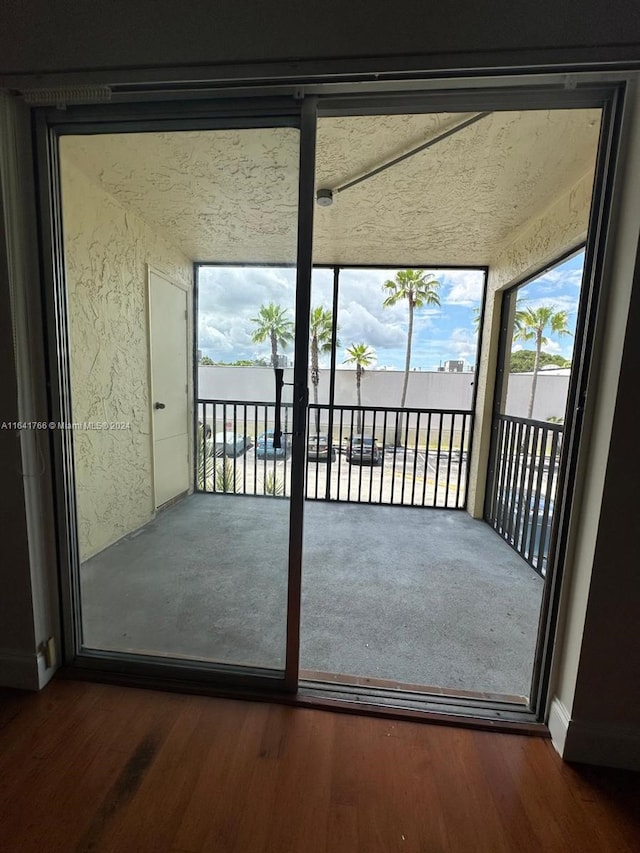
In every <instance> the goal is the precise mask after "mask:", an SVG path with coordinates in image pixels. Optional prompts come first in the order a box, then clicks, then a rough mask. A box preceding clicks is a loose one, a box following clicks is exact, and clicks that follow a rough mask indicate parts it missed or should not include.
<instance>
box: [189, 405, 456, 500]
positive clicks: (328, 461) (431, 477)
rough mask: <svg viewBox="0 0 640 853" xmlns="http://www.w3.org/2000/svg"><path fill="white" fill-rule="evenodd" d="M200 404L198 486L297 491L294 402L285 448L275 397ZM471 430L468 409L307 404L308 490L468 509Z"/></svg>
mask: <svg viewBox="0 0 640 853" xmlns="http://www.w3.org/2000/svg"><path fill="white" fill-rule="evenodd" d="M197 407H198V422H199V424H200V425H201V426H200V429H199V437H198V444H199V448H198V460H199V464H198V472H197V488H198V490H199V491H204V492H215V493H220V492H221V493H225V494H243V495H268V496H272V497H288V496H289V495H290V481H291V459H290V451H291V436H290V430H291V425H292V414H291V405H290V404H282V407H281V411H282V429H283V438H282V448H281V449H280V450H274V449H273V446H272V443H271V442H270V441H269V440H268V437H269V432H270V431H272V430H273V427H274V422H275V406H274V405H273V404H269V403H260V402H254V401H251V402H247V401H233V400H231V401H223V400H204V399H200V400H198V402H197ZM471 431H472V413H471V412H470V411H468V410H457V409H447V410H440V409H437V410H436V409H394V408H387V407H380V406H378V407H366V406H360V407H358V406H332V407H329V406H316V405H310V406H309V416H308V430H307V438H306V446H307V455H306V481H305V496H306V498H307V499H308V500H333V501H342V502H355V503H375V504H388V505H403V506H420V507H447V508H451V509H462V508H464V506H465V502H466V486H467V456H468V452H469V441H470V437H471ZM265 435H266V436H267V442H266V444H265V442H264V437H265ZM358 436H364V437H365V443H364V444H362V443H361V442H359V441H358V438H357V437H358ZM329 439H330V440H329Z"/></svg>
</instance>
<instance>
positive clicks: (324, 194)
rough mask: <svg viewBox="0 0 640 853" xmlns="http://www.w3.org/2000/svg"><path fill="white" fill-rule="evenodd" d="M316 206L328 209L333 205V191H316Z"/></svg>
mask: <svg viewBox="0 0 640 853" xmlns="http://www.w3.org/2000/svg"><path fill="white" fill-rule="evenodd" d="M316 204H318V205H320V207H330V206H331V205H332V204H333V190H327V189H322V190H318V192H317V193H316Z"/></svg>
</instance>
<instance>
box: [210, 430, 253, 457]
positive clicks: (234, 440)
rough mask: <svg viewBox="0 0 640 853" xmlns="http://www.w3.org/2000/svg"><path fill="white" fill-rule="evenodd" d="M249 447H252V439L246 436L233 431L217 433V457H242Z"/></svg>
mask: <svg viewBox="0 0 640 853" xmlns="http://www.w3.org/2000/svg"><path fill="white" fill-rule="evenodd" d="M248 447H251V439H250V438H248V437H247V436H246V435H240V433H237V432H233V431H231V430H227V432H217V433H216V438H215V451H214V452H215V454H216V456H240V455H241V454H242V453H244V452H245V450H246V449H247V448H248Z"/></svg>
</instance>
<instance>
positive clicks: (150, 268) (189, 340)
mask: <svg viewBox="0 0 640 853" xmlns="http://www.w3.org/2000/svg"><path fill="white" fill-rule="evenodd" d="M152 274H154V275H157V276H158V277H159V278H162V279H164V280H165V281H166V282H167V283H168V284H171V285H173V287H177V288H178V289H179V290H182V291H184V293H185V294H186V297H187V299H186V304H187V316H186V320H187V322H186V330H185V331H186V341H185V343H186V348H187V369H186V373H185V381H186V384H187V412H186V424H185V426H186V433H187V460H186V464H187V473H188V481H189V487H188V489H187V492H186V493H187V494H189V493H191V492H192V491H193V484H192V482H191V472H192V470H193V452H194V447H193V430H192V429H191V418H190V416H189V413H190V412H191V411H193V406H194V397H193V371H192V370H190V369H189V361H188V359H189V358H190V357H191V358H193V355H192V353H193V314H192V311H191V310H190V309H191V306H192V300H190V299H189V295H190V288H189V287H188V286H187V285H185V284H182V283H181V282H179V281H177V280H176V279H174V278H172V277H171V276H170V275H169V274H168V273H166V272H164V271H163V270H161V269H160V268H159V267H156V266H154V265H153V264H147V305H146V311H147V353H148V362H147V367H148V370H147V377H148V382H149V425H150V429H149V441H150V446H151V460H152V464H151V488H152V492H153V512H154V514H155V513H156V512H157V511H158V509H159V506H158V495H157V492H156V447H155V420H154V417H153V412H154V408H153V405H154V404H153V400H154V397H155V392H154V388H153V345H152V342H151V338H152V334H151V321H152V311H151V275H152ZM193 287H194V283H193V277H192V284H191V288H193ZM179 497H180V494H178V495H176V496H175V497H174V498H172V499H171V500H170V501H169V503H171V501H173V500H176V498H179Z"/></svg>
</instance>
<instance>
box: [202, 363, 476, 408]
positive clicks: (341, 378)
mask: <svg viewBox="0 0 640 853" xmlns="http://www.w3.org/2000/svg"><path fill="white" fill-rule="evenodd" d="M292 373H293V371H292V370H291V369H288V370H286V371H285V377H284V378H285V382H289V381H291V376H292ZM355 375H356V372H355V370H336V391H335V403H336V405H338V406H349V405H356V401H357V396H356V380H355ZM403 378H404V373H403V372H402V371H400V370H365V372H364V375H363V377H362V382H361V396H362V405H363V406H390V407H394V406H398V405H399V404H400V398H401V396H402V380H403ZM329 381H330V371H329V370H321V371H320V382H319V383H318V403H319V404H320V405H322V404H323V403H327V401H328V399H329ZM308 382H309V402H311V403H313V385H312V383H311V378H310V377H309V380H308ZM473 382H474V374H473V373H438V372H431V371H420V370H415V371H412V373H411V375H410V377H409V386H408V389H407V401H406V405H407V407H408V408H411V407H413V408H416V409H470V408H471V403H472V400H473ZM198 384H199V396H200V397H201V398H205V397H206V398H210V399H217V400H255V401H261V402H265V403H272V402H273V401H274V399H275V397H274V394H275V390H274V389H275V386H274V375H273V370H272V369H271V368H270V367H218V366H215V365H202V364H201V365H200V366H199V368H198ZM282 399H283V400H284V401H285V402H286V401H289V400H290V399H291V391H290V390H289V388H288V387H287V386H285V388H284V390H283V396H282Z"/></svg>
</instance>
